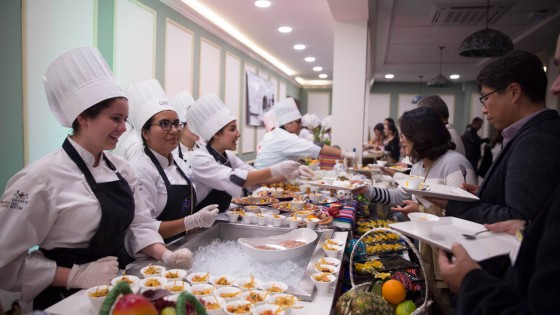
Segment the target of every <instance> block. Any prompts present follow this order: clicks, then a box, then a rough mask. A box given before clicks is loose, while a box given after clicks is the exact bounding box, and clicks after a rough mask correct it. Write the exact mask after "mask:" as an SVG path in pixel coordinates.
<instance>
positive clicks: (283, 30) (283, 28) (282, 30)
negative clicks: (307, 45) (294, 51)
mask: <svg viewBox="0 0 560 315" xmlns="http://www.w3.org/2000/svg"><path fill="white" fill-rule="evenodd" d="M291 31H292V28H291V27H289V26H280V27H279V28H278V32H280V33H290V32H291Z"/></svg>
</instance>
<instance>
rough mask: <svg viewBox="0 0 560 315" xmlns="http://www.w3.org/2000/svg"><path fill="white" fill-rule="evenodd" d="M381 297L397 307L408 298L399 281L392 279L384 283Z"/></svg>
mask: <svg viewBox="0 0 560 315" xmlns="http://www.w3.org/2000/svg"><path fill="white" fill-rule="evenodd" d="M381 295H382V296H383V298H384V299H385V300H387V301H388V302H389V303H391V304H395V305H397V304H399V303H401V302H402V301H404V299H405V298H406V289H405V288H404V285H403V284H402V283H401V282H400V281H399V280H395V279H391V280H388V281H386V282H385V283H383V287H381Z"/></svg>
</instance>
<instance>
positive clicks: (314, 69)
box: [313, 67, 323, 72]
mask: <svg viewBox="0 0 560 315" xmlns="http://www.w3.org/2000/svg"><path fill="white" fill-rule="evenodd" d="M313 71H317V72H319V71H323V67H313Z"/></svg>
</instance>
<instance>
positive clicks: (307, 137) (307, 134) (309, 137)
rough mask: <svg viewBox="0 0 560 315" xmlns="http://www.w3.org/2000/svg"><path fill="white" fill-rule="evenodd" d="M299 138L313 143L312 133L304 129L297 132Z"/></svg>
mask: <svg viewBox="0 0 560 315" xmlns="http://www.w3.org/2000/svg"><path fill="white" fill-rule="evenodd" d="M299 137H300V138H303V139H305V140H309V141H313V138H314V136H313V133H312V132H311V131H309V129H306V128H301V131H300V132H299Z"/></svg>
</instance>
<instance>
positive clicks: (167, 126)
mask: <svg viewBox="0 0 560 315" xmlns="http://www.w3.org/2000/svg"><path fill="white" fill-rule="evenodd" d="M184 125H185V123H182V122H180V121H179V120H175V121H173V122H172V121H171V120H168V119H162V120H160V121H158V122H156V123H153V124H152V126H159V127H160V128H161V130H163V131H167V132H169V131H171V127H172V126H173V127H175V129H177V130H181V129H183V126H184Z"/></svg>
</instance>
